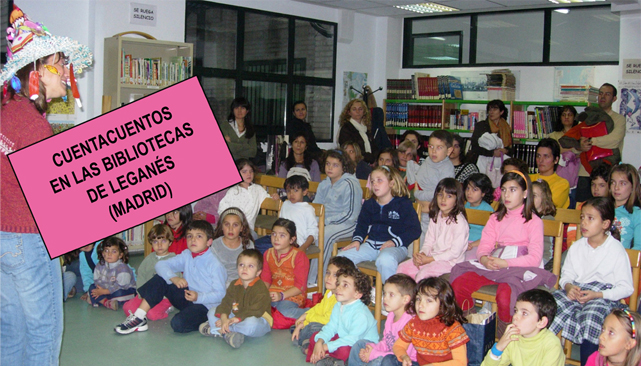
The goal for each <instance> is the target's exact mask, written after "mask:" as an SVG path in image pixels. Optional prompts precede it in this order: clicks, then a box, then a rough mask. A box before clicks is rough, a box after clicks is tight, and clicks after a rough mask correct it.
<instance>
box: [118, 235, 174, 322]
mask: <svg viewBox="0 0 641 366" xmlns="http://www.w3.org/2000/svg"><path fill="white" fill-rule="evenodd" d="M147 240H148V241H149V244H151V247H152V248H153V249H154V251H153V252H152V253H149V255H148V256H146V257H145V259H143V261H142V263H140V267H138V279H137V280H136V288H141V287H142V285H144V284H145V283H147V281H149V280H150V279H151V278H152V277H153V276H155V275H156V263H158V262H159V261H163V260H166V259H169V258H173V257H175V256H176V253H170V252H169V247H171V244H172V243H173V241H174V235H173V233H172V231H171V229H170V228H169V226H168V225H163V224H157V225H154V226H153V227H152V228H151V230H149V233H148V234H147ZM176 276H178V277H181V276H182V275H181V274H180V273H177V274H176ZM141 302H142V298H141V297H140V296H136V297H135V298H133V299H131V300H129V301H127V302H126V303H125V305H123V306H122V310H123V311H124V312H125V315H127V316H128V315H130V314H133V312H134V311H136V309H138V307H139V306H140V303H141ZM170 308H171V303H170V302H169V300H167V299H166V298H165V299H162V301H161V302H160V303H159V304H158V305H156V306H154V308H153V309H149V311H148V312H147V318H148V319H149V320H160V319H165V318H166V317H167V316H168V315H169V314H168V312H169V310H170Z"/></svg>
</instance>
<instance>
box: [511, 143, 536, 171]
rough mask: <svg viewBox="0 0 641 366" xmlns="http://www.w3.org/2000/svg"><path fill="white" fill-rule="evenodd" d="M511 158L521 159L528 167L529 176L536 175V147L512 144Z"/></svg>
mask: <svg viewBox="0 0 641 366" xmlns="http://www.w3.org/2000/svg"><path fill="white" fill-rule="evenodd" d="M512 155H513V156H512V157H513V158H517V159H521V160H523V161H524V162H526V163H527V165H528V167H530V171H529V173H530V174H536V173H537V171H538V169H537V168H536V145H526V144H514V145H513V147H512Z"/></svg>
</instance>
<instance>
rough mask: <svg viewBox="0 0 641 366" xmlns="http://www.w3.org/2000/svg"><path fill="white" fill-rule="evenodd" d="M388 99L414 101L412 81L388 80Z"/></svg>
mask: <svg viewBox="0 0 641 366" xmlns="http://www.w3.org/2000/svg"><path fill="white" fill-rule="evenodd" d="M387 99H414V95H413V94H412V80H411V79H387Z"/></svg>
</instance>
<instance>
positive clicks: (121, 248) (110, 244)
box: [87, 236, 136, 310]
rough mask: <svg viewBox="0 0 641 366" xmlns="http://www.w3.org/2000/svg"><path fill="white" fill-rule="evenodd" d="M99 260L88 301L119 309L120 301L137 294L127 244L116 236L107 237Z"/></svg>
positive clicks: (99, 253) (101, 248)
mask: <svg viewBox="0 0 641 366" xmlns="http://www.w3.org/2000/svg"><path fill="white" fill-rule="evenodd" d="M98 261H99V263H98V264H97V265H96V269H94V272H93V280H94V283H93V284H92V285H91V286H89V294H90V296H89V297H88V298H87V302H88V303H90V304H92V305H93V306H94V307H98V306H99V305H102V306H104V307H106V308H107V309H111V310H118V303H119V302H125V301H128V300H131V299H133V297H134V296H135V295H136V278H135V277H134V273H133V271H132V270H131V268H129V266H128V265H127V263H129V250H128V248H127V244H125V242H124V241H123V240H122V239H120V238H117V237H115V236H111V237H109V238H107V239H105V240H104V241H103V242H102V243H100V245H99V247H98Z"/></svg>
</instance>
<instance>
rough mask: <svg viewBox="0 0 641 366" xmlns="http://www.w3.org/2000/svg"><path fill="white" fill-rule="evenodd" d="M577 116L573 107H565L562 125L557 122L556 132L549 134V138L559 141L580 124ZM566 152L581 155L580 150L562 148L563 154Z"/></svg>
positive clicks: (562, 112)
mask: <svg viewBox="0 0 641 366" xmlns="http://www.w3.org/2000/svg"><path fill="white" fill-rule="evenodd" d="M576 114H577V113H576V109H575V108H574V107H573V106H571V105H566V106H564V107H563V110H562V111H561V123H558V122H557V124H556V126H554V127H555V128H554V132H552V133H551V134H549V135H548V137H549V138H551V139H555V140H556V141H559V139H560V138H561V137H563V135H565V133H566V132H568V131H569V130H570V129H571V128H572V127H574V126H576V125H577V124H578V121H577V120H576ZM566 151H572V152H573V153H575V154H576V155H579V154H580V153H581V152H580V151H579V150H575V149H564V148H563V147H561V154H563V153H564V152H566Z"/></svg>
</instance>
